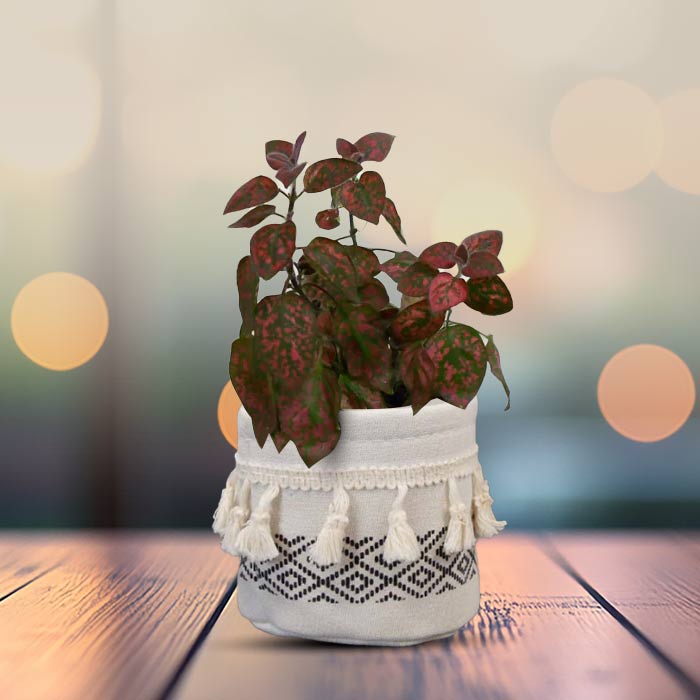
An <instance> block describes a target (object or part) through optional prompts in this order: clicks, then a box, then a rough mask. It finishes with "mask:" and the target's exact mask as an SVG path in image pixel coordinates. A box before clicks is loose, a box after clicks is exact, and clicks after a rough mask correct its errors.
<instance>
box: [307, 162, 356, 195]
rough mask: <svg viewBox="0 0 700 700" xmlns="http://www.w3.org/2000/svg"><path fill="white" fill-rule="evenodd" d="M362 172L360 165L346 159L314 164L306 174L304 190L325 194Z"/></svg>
mask: <svg viewBox="0 0 700 700" xmlns="http://www.w3.org/2000/svg"><path fill="white" fill-rule="evenodd" d="M360 170H362V166H361V165H360V164H359V163H354V162H353V161H351V160H345V159H344V158H326V159H325V160H319V161H318V162H316V163H312V164H311V165H310V166H309V167H308V168H307V169H306V172H305V173H304V189H305V190H306V191H307V192H323V190H327V189H329V188H330V187H336V186H338V185H342V184H343V183H344V182H345V181H346V180H349V179H350V178H351V177H354V176H355V175H357V173H359V172H360Z"/></svg>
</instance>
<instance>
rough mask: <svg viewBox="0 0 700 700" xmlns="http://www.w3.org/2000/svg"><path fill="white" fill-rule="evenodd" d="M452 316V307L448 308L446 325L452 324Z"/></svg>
mask: <svg viewBox="0 0 700 700" xmlns="http://www.w3.org/2000/svg"><path fill="white" fill-rule="evenodd" d="M450 316H452V309H447V313H446V314H445V326H449V325H450Z"/></svg>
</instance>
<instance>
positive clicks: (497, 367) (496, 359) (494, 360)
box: [486, 335, 510, 411]
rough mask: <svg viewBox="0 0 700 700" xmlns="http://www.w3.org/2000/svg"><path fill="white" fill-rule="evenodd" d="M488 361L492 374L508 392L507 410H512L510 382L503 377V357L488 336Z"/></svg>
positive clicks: (491, 337)
mask: <svg viewBox="0 0 700 700" xmlns="http://www.w3.org/2000/svg"><path fill="white" fill-rule="evenodd" d="M486 359H487V360H488V363H489V368H490V369H491V374H493V376H494V377H496V379H498V381H499V382H501V384H502V386H503V391H505V392H506V398H507V399H508V403H507V404H506V407H505V410H506V411H507V410H509V409H510V389H509V388H508V382H506V378H505V376H504V375H503V370H502V368H501V355H500V353H499V352H498V348H497V347H496V343H494V342H493V336H492V335H490V336H488V342H487V343H486Z"/></svg>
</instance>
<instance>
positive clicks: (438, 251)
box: [418, 241, 457, 270]
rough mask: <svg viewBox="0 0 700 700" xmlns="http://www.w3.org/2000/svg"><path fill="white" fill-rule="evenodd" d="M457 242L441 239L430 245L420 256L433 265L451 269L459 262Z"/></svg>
mask: <svg viewBox="0 0 700 700" xmlns="http://www.w3.org/2000/svg"><path fill="white" fill-rule="evenodd" d="M456 254H457V244H456V243H450V241H441V242H440V243H433V245H431V246H428V247H427V248H426V249H425V250H424V251H423V252H422V253H421V254H420V255H419V256H418V257H419V259H420V260H422V261H423V262H427V263H428V264H429V265H432V266H433V267H438V268H440V269H442V270H449V269H450V268H451V267H454V266H455V264H456V263H457V258H456V257H455V256H456Z"/></svg>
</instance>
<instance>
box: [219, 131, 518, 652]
mask: <svg viewBox="0 0 700 700" xmlns="http://www.w3.org/2000/svg"><path fill="white" fill-rule="evenodd" d="M304 137H305V134H301V135H300V136H299V137H298V138H297V139H296V142H295V143H291V142H289V141H282V140H275V141H270V142H268V143H267V144H266V145H265V155H266V159H267V163H268V165H269V166H270V167H271V168H272V169H273V170H274V171H275V176H276V178H277V180H278V182H279V183H280V185H278V184H277V183H276V182H275V180H273V179H272V178H270V177H267V176H265V175H260V176H258V177H254V178H253V179H252V180H249V181H248V182H246V183H245V184H244V185H243V186H242V187H240V188H239V189H238V190H236V192H234V194H233V196H232V197H231V199H230V200H229V202H228V204H227V205H226V208H225V211H224V213H225V214H229V213H232V212H242V211H244V210H247V211H245V213H244V214H243V215H242V216H241V217H240V218H239V219H238V220H237V221H235V222H234V223H232V224H231V228H252V227H255V226H257V225H258V224H263V222H265V223H264V224H263V225H262V226H261V227H260V228H258V229H257V230H256V231H255V233H253V235H252V238H251V241H250V255H247V256H246V257H244V258H243V259H242V260H241V261H240V263H239V265H238V273H237V281H238V293H239V305H240V312H241V317H242V326H241V330H240V336H239V338H238V339H237V340H235V341H234V343H233V346H232V348H231V360H230V376H231V381H232V382H233V385H234V387H235V389H236V391H237V393H238V396H239V397H240V399H241V402H242V404H243V408H242V409H241V411H240V414H239V419H238V420H239V445H238V452H237V455H236V468H235V469H234V470H233V472H232V473H231V475H230V477H229V479H228V481H227V485H226V488H225V489H224V490H223V492H222V495H221V500H220V503H219V507H218V508H217V511H216V513H215V515H214V530H215V532H217V533H218V534H219V535H220V536H221V538H222V546H223V548H224V550H226V551H227V552H230V553H231V554H234V555H240V557H241V564H240V569H239V576H238V604H239V607H240V610H241V613H242V614H243V615H244V616H246V617H247V618H248V619H250V620H251V621H252V622H253V624H254V625H256V626H257V627H259V628H260V629H262V630H264V631H267V632H271V633H274V634H281V635H294V636H300V637H307V638H313V639H319V640H326V641H334V642H344V643H357V644H391V645H399V644H413V643H417V642H421V641H425V640H428V639H435V638H438V637H443V636H447V635H449V634H452V633H453V632H454V631H455V630H457V629H459V627H461V626H462V625H463V624H464V623H465V622H466V621H467V620H469V619H470V618H471V617H472V616H473V615H475V614H476V612H477V610H478V606H479V579H478V570H477V562H476V558H475V553H474V545H475V542H476V538H477V537H491V536H493V535H495V534H496V533H498V532H499V531H500V530H501V529H502V528H503V527H504V525H505V522H499V521H497V520H496V519H495V518H494V515H493V512H492V510H491V504H492V502H493V501H492V499H491V496H490V494H489V488H488V483H487V482H486V481H485V480H484V477H483V474H482V470H481V466H480V465H479V461H478V457H477V445H476V441H475V422H476V411H477V402H476V394H477V391H478V390H479V387H480V386H481V383H482V381H483V379H484V375H485V373H486V369H487V367H488V368H490V370H491V372H492V373H493V374H494V375H495V376H496V378H497V379H498V380H499V381H500V382H501V383H502V385H503V387H504V389H505V391H506V394H507V395H508V394H509V390H508V386H507V384H506V381H505V378H504V377H503V373H502V371H501V364H500V359H499V354H498V350H497V349H496V345H495V344H494V342H493V338H492V337H491V336H484V335H483V334H482V333H480V332H479V331H477V330H475V329H474V328H472V327H471V326H468V325H464V324H461V323H456V322H454V321H452V320H451V319H450V313H451V310H452V309H453V308H454V307H455V306H458V305H466V306H467V307H469V308H470V309H473V310H475V311H478V312H481V313H483V314H488V315H497V314H503V313H506V312H507V311H510V310H511V308H512V305H513V304H512V299H511V296H510V293H509V291H508V289H507V287H506V285H505V284H504V283H503V281H502V280H501V278H500V277H499V274H500V273H502V272H503V266H502V265H501V263H500V261H499V259H498V254H499V251H500V249H501V243H502V234H501V233H500V231H483V232H480V233H475V234H473V235H470V236H468V237H467V238H465V239H464V241H463V242H462V243H461V244H460V245H456V244H455V243H450V242H442V243H435V244H433V245H431V246H429V247H428V248H426V249H425V250H424V251H423V252H422V253H421V254H420V255H418V256H416V255H414V254H412V253H410V252H409V251H407V250H403V251H401V252H397V251H393V250H386V249H378V248H368V247H364V246H361V245H359V244H358V241H357V237H358V229H357V227H356V223H357V221H358V219H361V220H362V221H366V222H370V223H372V224H378V223H379V222H380V221H381V220H382V219H383V220H384V221H385V222H386V223H388V225H389V226H391V228H392V229H393V230H394V232H395V233H396V236H397V238H398V239H399V240H400V241H401V243H405V240H404V237H403V234H402V229H401V219H400V218H399V215H398V212H397V210H396V206H395V205H394V202H393V201H392V200H391V199H389V197H388V196H387V195H386V188H385V185H384V181H383V180H382V177H381V176H380V175H379V173H377V172H375V171H374V170H371V169H367V168H366V165H367V164H369V163H372V162H381V161H383V160H384V159H385V158H386V156H387V155H388V153H389V150H390V148H391V146H392V142H393V139H394V137H393V136H390V135H389V134H384V133H371V134H367V135H366V136H363V137H362V138H361V139H359V140H358V141H356V142H354V143H351V142H350V141H346V140H345V139H338V140H337V142H336V148H337V152H338V156H337V157H331V158H326V159H324V160H321V161H318V162H316V163H313V164H311V165H309V166H308V167H306V163H304V162H301V148H302V144H303V142H304ZM302 173H303V188H302V185H301V183H300V179H301V178H302ZM312 193H324V194H325V199H326V208H323V209H321V210H320V211H319V212H318V213H317V214H316V222H315V223H316V225H317V226H318V227H319V228H321V229H323V230H324V231H328V232H330V231H333V230H334V229H337V228H338V227H340V225H341V219H345V220H346V221H347V222H348V224H349V229H348V231H347V233H344V232H343V233H342V234H341V235H339V236H337V237H330V236H331V235H332V234H328V235H325V236H324V235H322V236H317V237H315V238H313V240H311V241H310V242H308V243H306V244H305V245H303V246H299V245H297V244H298V240H297V226H296V223H295V220H294V213H295V211H294V210H295V204H296V202H297V200H298V199H299V198H300V197H301V196H307V195H310V194H312ZM273 200H276V201H278V202H281V204H282V205H283V206H282V207H281V208H280V209H278V206H279V205H278V204H277V203H275V204H273V203H272V201H273ZM377 253H380V255H381V256H382V258H384V259H383V260H381V261H380V258H379V257H378V255H377ZM380 272H383V273H385V274H386V275H388V277H389V278H391V279H392V280H393V281H394V282H395V283H397V285H398V291H399V292H401V293H402V294H403V297H402V304H401V308H400V309H399V308H397V307H396V306H394V305H393V304H391V302H390V300H389V295H388V293H387V290H386V288H385V286H384V284H383V283H382V281H381V278H379V277H378V275H379V273H380ZM276 275H279V276H280V279H283V280H284V281H283V282H282V283H281V291H280V293H278V294H272V295H269V296H266V297H264V298H263V299H260V300H258V291H259V280H260V279H263V280H270V279H271V278H273V277H275V276H276Z"/></svg>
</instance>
